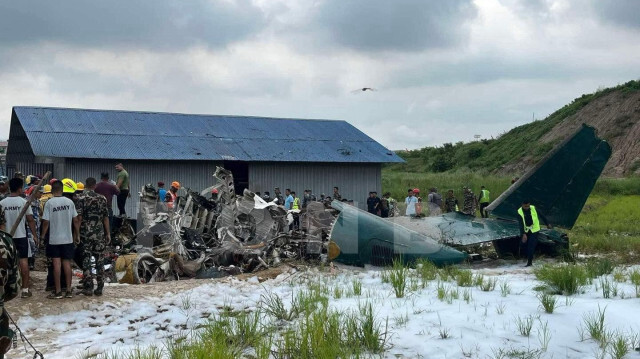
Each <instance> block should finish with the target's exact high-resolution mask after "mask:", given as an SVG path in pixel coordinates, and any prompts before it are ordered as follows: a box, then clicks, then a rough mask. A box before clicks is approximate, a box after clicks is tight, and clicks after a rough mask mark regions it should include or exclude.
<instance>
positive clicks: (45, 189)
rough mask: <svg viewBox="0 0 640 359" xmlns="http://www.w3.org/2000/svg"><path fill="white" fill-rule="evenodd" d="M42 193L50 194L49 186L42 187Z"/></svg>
mask: <svg viewBox="0 0 640 359" xmlns="http://www.w3.org/2000/svg"><path fill="white" fill-rule="evenodd" d="M43 190H44V191H43V192H44V193H51V185H50V184H46V185H44V186H43Z"/></svg>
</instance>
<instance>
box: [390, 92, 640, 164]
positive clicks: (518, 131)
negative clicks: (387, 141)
mask: <svg viewBox="0 0 640 359" xmlns="http://www.w3.org/2000/svg"><path fill="white" fill-rule="evenodd" d="M638 90H640V81H629V82H627V83H625V84H623V85H619V86H617V87H613V88H608V89H603V90H599V91H597V92H595V93H592V94H588V95H582V96H581V97H579V98H576V99H575V100H573V101H572V102H571V103H570V104H568V105H566V106H564V107H562V108H561V109H559V110H557V111H556V112H554V113H552V114H551V115H549V116H548V117H547V118H545V119H544V120H539V121H534V122H531V123H528V124H526V125H522V126H518V127H516V128H514V129H512V130H511V131H509V132H507V133H504V134H502V135H500V136H498V138H496V139H483V140H480V141H477V142H470V143H463V142H458V143H455V144H453V143H445V144H443V145H442V146H439V147H425V148H422V149H418V150H411V151H397V152H396V153H397V154H398V155H399V156H400V157H402V158H403V159H404V160H405V161H406V163H404V164H393V165H389V166H387V167H386V168H385V170H387V171H390V172H418V173H424V172H432V173H433V172H435V173H440V172H450V171H459V170H463V171H465V170H472V171H478V170H482V171H483V172H495V171H497V170H498V169H500V168H501V167H502V166H504V165H506V164H508V163H512V162H514V161H519V160H521V159H523V158H524V157H525V156H527V157H528V160H529V161H532V162H537V161H538V160H540V159H541V158H542V157H543V156H544V155H545V154H546V153H547V152H549V150H551V149H552V148H553V146H554V145H555V144H556V143H558V141H560V139H558V140H556V141H555V142H547V143H541V142H539V141H537V140H538V139H540V138H541V137H542V136H544V135H545V134H546V133H547V132H549V131H551V129H553V128H554V127H555V126H556V125H557V124H559V123H560V122H562V121H563V120H564V119H566V118H567V117H569V116H572V115H574V114H576V113H577V112H578V111H580V110H581V109H582V108H583V107H585V106H586V105H588V104H589V103H590V102H591V101H593V100H595V99H597V98H599V97H602V96H605V95H607V94H610V93H612V92H614V91H620V92H621V93H622V94H628V93H631V92H635V91H638Z"/></svg>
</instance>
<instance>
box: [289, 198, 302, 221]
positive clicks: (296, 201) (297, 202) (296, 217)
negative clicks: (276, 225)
mask: <svg viewBox="0 0 640 359" xmlns="http://www.w3.org/2000/svg"><path fill="white" fill-rule="evenodd" d="M291 197H293V202H292V204H291V209H292V210H299V209H300V197H298V196H296V193H295V192H294V191H291ZM290 229H293V230H299V229H300V213H299V212H298V211H296V212H294V213H293V223H292V224H291V226H290Z"/></svg>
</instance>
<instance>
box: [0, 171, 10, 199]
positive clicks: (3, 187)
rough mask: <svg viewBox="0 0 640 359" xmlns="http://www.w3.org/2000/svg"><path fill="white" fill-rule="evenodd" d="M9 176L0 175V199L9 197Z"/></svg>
mask: <svg viewBox="0 0 640 359" xmlns="http://www.w3.org/2000/svg"><path fill="white" fill-rule="evenodd" d="M9 195H10V193H9V178H7V176H0V201H2V200H3V199H5V198H7V197H9Z"/></svg>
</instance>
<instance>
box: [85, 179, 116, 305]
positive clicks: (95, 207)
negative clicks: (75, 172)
mask: <svg viewBox="0 0 640 359" xmlns="http://www.w3.org/2000/svg"><path fill="white" fill-rule="evenodd" d="M86 184H87V185H86V191H85V193H84V196H82V197H81V198H80V199H79V200H78V205H77V206H76V209H77V212H78V222H80V241H81V242H82V244H83V245H84V255H83V262H82V269H83V274H84V275H83V285H84V287H83V290H82V294H84V295H86V296H91V295H94V294H95V295H102V289H103V288H104V250H105V247H106V245H107V244H108V243H109V242H111V238H110V234H109V212H108V211H107V199H106V198H105V197H104V196H103V195H101V194H98V193H96V192H95V188H96V179H95V178H93V177H89V178H87V181H86ZM92 256H93V257H94V259H95V267H96V284H97V288H96V290H95V291H94V290H93V277H94V276H93V272H92V266H91V257H92Z"/></svg>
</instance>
